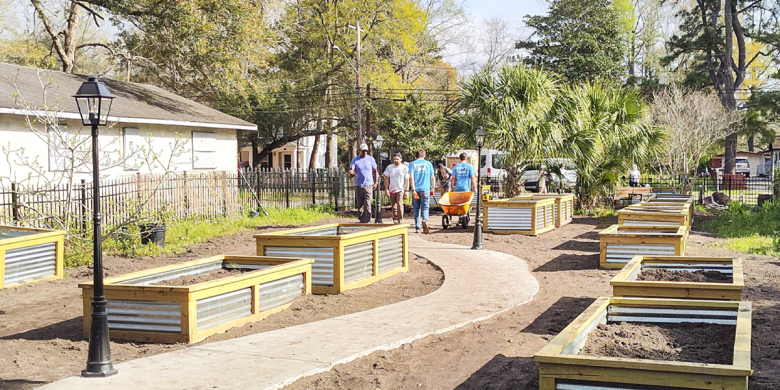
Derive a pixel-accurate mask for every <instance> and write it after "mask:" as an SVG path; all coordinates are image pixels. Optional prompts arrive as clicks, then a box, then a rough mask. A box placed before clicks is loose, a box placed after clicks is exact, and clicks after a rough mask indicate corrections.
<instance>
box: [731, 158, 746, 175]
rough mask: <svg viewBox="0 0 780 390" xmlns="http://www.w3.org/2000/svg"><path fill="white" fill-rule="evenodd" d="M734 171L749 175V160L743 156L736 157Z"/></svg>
mask: <svg viewBox="0 0 780 390" xmlns="http://www.w3.org/2000/svg"><path fill="white" fill-rule="evenodd" d="M734 173H742V174H744V175H745V177H750V161H748V159H747V158H745V157H737V160H736V166H735V167H734Z"/></svg>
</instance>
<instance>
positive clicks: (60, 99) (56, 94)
mask: <svg viewBox="0 0 780 390" xmlns="http://www.w3.org/2000/svg"><path fill="white" fill-rule="evenodd" d="M87 77H88V76H81V75H74V74H69V73H65V72H58V71H52V70H43V69H35V68H29V67H25V66H19V65H11V64H4V63H0V85H2V87H0V114H18V115H25V114H27V112H25V111H24V110H22V109H21V108H20V107H19V106H18V105H17V104H16V102H15V98H14V96H13V94H14V93H15V92H16V91H15V89H14V88H13V87H12V85H14V84H15V85H16V87H17V88H18V90H19V93H20V95H21V96H23V97H24V99H25V100H27V101H29V102H36V104H39V102H42V101H43V97H44V94H43V87H42V81H43V83H46V82H48V81H49V80H50V81H51V84H50V88H49V90H48V92H47V94H46V101H47V102H49V104H50V105H53V104H56V105H57V106H56V108H52V107H51V106H50V107H47V108H48V109H51V110H54V109H56V110H57V111H60V113H59V114H58V115H59V116H60V117H61V118H67V119H80V118H79V116H78V108H77V107H76V101H75V99H73V98H72V95H73V94H75V93H76V91H77V90H78V89H79V87H80V86H81V83H83V82H85V81H87ZM101 80H102V81H103V82H104V83H105V84H106V86H107V87H108V89H109V90H110V91H111V93H112V94H113V95H114V96H116V98H115V99H114V102H113V103H112V105H111V113H110V114H111V115H110V116H109V120H111V121H114V122H122V123H146V124H161V125H169V126H193V127H208V128H225V129H237V130H257V125H255V124H253V123H250V122H247V121H245V120H242V119H239V118H236V117H234V116H231V115H228V114H225V113H223V112H220V111H218V110H215V109H213V108H211V107H208V106H205V105H203V104H200V103H197V102H194V101H192V100H189V99H185V98H183V97H181V96H178V95H176V94H174V93H171V92H168V91H166V90H164V89H162V88H158V87H155V86H153V85H148V84H139V83H131V82H126V81H118V80H110V79H101ZM55 102H56V103H55ZM41 108H43V107H41Z"/></svg>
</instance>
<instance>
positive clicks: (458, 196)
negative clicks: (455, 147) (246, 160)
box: [439, 153, 477, 229]
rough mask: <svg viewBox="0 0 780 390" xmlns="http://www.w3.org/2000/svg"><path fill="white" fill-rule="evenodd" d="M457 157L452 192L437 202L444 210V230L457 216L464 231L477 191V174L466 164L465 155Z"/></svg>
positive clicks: (453, 171)
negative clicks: (457, 161)
mask: <svg viewBox="0 0 780 390" xmlns="http://www.w3.org/2000/svg"><path fill="white" fill-rule="evenodd" d="M459 157H460V163H458V164H457V165H455V167H454V168H452V188H453V192H447V193H445V194H444V195H443V196H442V197H441V200H440V201H439V206H441V208H442V210H444V216H442V218H441V225H442V227H443V228H445V229H446V228H448V227H449V226H450V221H451V220H452V218H453V217H454V216H456V215H457V216H458V224H459V225H461V226H462V227H463V228H464V229H465V228H467V227H468V225H469V219H470V217H469V206H470V205H471V198H472V197H473V196H474V192H476V190H477V179H476V178H477V172H476V171H475V170H474V167H472V166H471V164H469V163H467V162H466V159H467V158H468V156H467V155H466V153H461V154H460V156H459ZM469 190H470V191H469Z"/></svg>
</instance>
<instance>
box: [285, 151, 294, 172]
mask: <svg viewBox="0 0 780 390" xmlns="http://www.w3.org/2000/svg"><path fill="white" fill-rule="evenodd" d="M284 169H292V154H285V155H284Z"/></svg>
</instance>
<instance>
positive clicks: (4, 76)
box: [0, 63, 257, 183]
mask: <svg viewBox="0 0 780 390" xmlns="http://www.w3.org/2000/svg"><path fill="white" fill-rule="evenodd" d="M86 80H87V77H86V76H79V75H73V74H67V73H63V72H57V71H49V70H40V69H34V68H28V67H23V66H17V65H10V64H3V63H0V183H2V182H3V181H22V180H24V179H25V178H28V181H32V180H30V179H29V178H35V177H36V176H37V177H38V178H41V177H43V178H48V179H49V180H52V179H51V178H52V177H56V176H58V175H62V172H65V171H70V170H72V171H74V172H73V175H74V177H75V178H76V179H87V180H90V179H91V174H90V173H89V172H90V168H91V156H90V153H89V148H90V144H89V139H90V132H91V130H90V129H89V128H86V127H84V126H83V125H82V123H81V121H80V120H79V115H78V109H77V108H76V103H75V99H73V97H72V95H73V94H74V93H76V91H77V90H78V88H79V86H80V85H81V83H83V82H84V81H86ZM103 81H104V82H105V84H106V86H107V87H108V89H109V90H110V91H111V93H112V94H113V95H114V96H116V98H115V99H114V101H113V104H112V105H111V112H110V116H109V126H107V127H105V128H101V133H100V137H99V139H100V144H99V145H100V159H101V165H102V166H101V174H103V175H104V176H105V177H111V178H115V177H121V176H126V175H134V174H136V173H139V172H140V173H161V172H165V171H171V170H174V171H178V172H182V171H196V172H208V171H235V170H236V167H237V165H238V153H237V151H238V142H237V138H236V132H237V130H254V131H256V130H257V126H256V125H254V124H252V123H249V122H246V121H244V120H241V119H238V118H235V117H232V116H230V115H227V114H224V113H222V112H220V111H217V110H215V109H212V108H209V107H207V106H205V105H203V104H200V103H196V102H193V101H191V100H188V99H185V98H183V97H181V96H178V95H175V94H173V93H170V92H168V91H165V90H163V89H161V88H158V87H155V86H151V85H146V84H138V83H130V82H123V81H117V80H103Z"/></svg>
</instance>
